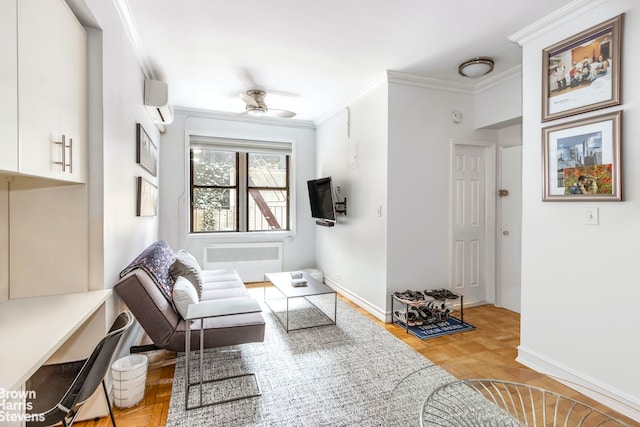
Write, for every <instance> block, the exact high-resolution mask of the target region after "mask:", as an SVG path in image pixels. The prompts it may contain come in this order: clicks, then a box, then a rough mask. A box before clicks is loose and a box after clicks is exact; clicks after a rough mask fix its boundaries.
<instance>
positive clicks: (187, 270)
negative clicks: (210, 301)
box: [169, 250, 204, 299]
mask: <svg viewBox="0 0 640 427" xmlns="http://www.w3.org/2000/svg"><path fill="white" fill-rule="evenodd" d="M169 274H170V275H171V277H173V279H174V280H177V278H178V277H184V278H185V279H187V280H189V282H191V283H192V284H193V287H194V288H195V290H196V292H197V294H198V299H200V297H201V296H202V287H203V285H204V278H203V276H202V269H201V268H200V265H199V264H198V261H196V259H195V257H194V256H193V255H191V254H190V253H189V252H187V251H184V250H179V251H178V252H176V259H175V260H174V261H173V264H171V267H169Z"/></svg>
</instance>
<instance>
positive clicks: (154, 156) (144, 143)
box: [136, 123, 158, 176]
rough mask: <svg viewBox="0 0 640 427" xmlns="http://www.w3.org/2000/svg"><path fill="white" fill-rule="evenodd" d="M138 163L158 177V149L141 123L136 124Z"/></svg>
mask: <svg viewBox="0 0 640 427" xmlns="http://www.w3.org/2000/svg"><path fill="white" fill-rule="evenodd" d="M136 162H137V163H138V164H139V165H140V166H142V167H143V168H145V169H146V170H147V171H148V172H149V173H150V174H151V175H153V176H157V174H158V149H157V148H156V145H155V144H154V143H153V141H152V140H151V138H149V135H147V132H146V131H145V130H144V128H143V127H142V125H141V124H140V123H136Z"/></svg>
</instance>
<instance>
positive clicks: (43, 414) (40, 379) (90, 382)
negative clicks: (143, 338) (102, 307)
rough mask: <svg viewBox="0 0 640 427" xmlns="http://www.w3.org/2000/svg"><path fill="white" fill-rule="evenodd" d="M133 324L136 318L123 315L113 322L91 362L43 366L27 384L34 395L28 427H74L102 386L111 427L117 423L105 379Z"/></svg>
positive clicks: (90, 358) (126, 313) (29, 401)
mask: <svg viewBox="0 0 640 427" xmlns="http://www.w3.org/2000/svg"><path fill="white" fill-rule="evenodd" d="M132 324H133V315H132V314H131V313H130V312H129V311H124V312H122V313H120V314H119V315H118V317H117V318H116V320H115V321H114V322H113V325H112V326H111V329H110V330H109V333H108V334H107V335H106V336H105V337H104V338H103V339H102V340H101V341H100V342H99V343H98V345H97V346H96V348H95V350H93V353H91V356H90V357H89V358H88V359H85V360H79V361H75V362H68V363H59V364H54V365H43V366H41V367H40V369H38V370H37V371H36V373H35V374H33V376H32V377H31V378H29V380H28V381H27V383H26V388H25V389H26V390H29V391H30V392H31V391H33V392H34V393H29V395H33V397H34V399H33V400H29V399H27V402H28V403H27V408H30V409H29V410H28V411H27V412H28V413H29V414H30V421H28V422H27V426H28V427H36V426H50V425H54V424H57V423H62V425H63V426H65V427H67V426H71V425H72V424H73V422H74V421H75V419H76V417H77V416H78V413H79V412H80V409H82V406H83V405H84V403H85V402H86V401H87V399H89V397H91V395H92V394H93V393H94V392H95V391H96V390H97V389H98V387H99V386H100V383H102V390H103V391H104V396H105V398H106V399H107V406H108V407H109V415H110V416H111V423H112V424H113V426H114V427H115V425H116V420H115V419H114V417H113V411H112V410H111V402H110V401H109V393H108V392H107V386H106V384H105V382H104V377H105V375H106V374H107V372H108V371H109V367H110V366H111V359H112V358H113V354H114V352H115V351H116V348H117V347H118V342H119V341H120V338H121V337H122V334H123V333H124V332H125V331H126V330H127V329H129V327H130V326H131V325H132Z"/></svg>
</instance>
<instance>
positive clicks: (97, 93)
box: [86, 0, 162, 289]
mask: <svg viewBox="0 0 640 427" xmlns="http://www.w3.org/2000/svg"><path fill="white" fill-rule="evenodd" d="M86 4H87V6H88V7H89V8H90V11H91V13H92V14H93V17H94V18H95V20H96V22H97V25H98V26H99V30H100V31H89V33H88V34H89V46H90V53H89V59H90V80H89V85H90V86H89V87H90V89H89V90H90V98H89V100H90V118H89V120H90V140H91V148H90V163H91V169H90V174H91V175H90V187H89V188H90V193H89V194H90V200H89V212H90V214H89V215H90V223H89V227H90V230H91V251H92V253H91V262H92V271H91V277H92V283H91V286H92V288H97V289H100V288H111V287H113V285H115V283H116V282H117V280H118V275H119V273H120V271H121V270H122V269H123V268H124V267H126V266H127V265H128V264H129V262H130V261H132V260H133V258H135V257H136V256H137V255H138V253H140V252H141V251H142V250H143V249H144V248H145V247H146V246H148V245H149V244H150V243H152V242H153V241H155V240H157V238H158V220H159V217H158V216H156V217H137V216H136V177H137V176H143V177H145V178H146V179H148V180H149V181H151V182H153V183H156V184H157V183H158V178H154V177H152V176H151V175H150V174H149V173H148V172H147V171H146V170H145V169H143V168H142V167H140V166H139V165H138V164H136V123H141V124H142V125H143V127H144V128H145V130H146V131H147V133H148V134H149V136H150V137H151V139H152V140H153V141H154V142H155V143H156V145H157V144H159V141H160V134H159V131H158V129H157V128H156V127H155V125H154V124H153V122H152V121H151V118H150V117H149V115H148V113H147V112H146V110H145V108H144V105H143V82H144V75H143V72H142V69H141V67H140V65H139V62H138V59H137V57H136V55H135V53H134V51H133V48H132V47H131V43H130V42H129V39H128V37H127V34H126V32H125V31H124V28H123V27H122V24H121V21H120V17H119V16H118V13H117V11H116V9H115V7H114V5H113V2H106V1H103V0H86ZM160 155H162V153H160Z"/></svg>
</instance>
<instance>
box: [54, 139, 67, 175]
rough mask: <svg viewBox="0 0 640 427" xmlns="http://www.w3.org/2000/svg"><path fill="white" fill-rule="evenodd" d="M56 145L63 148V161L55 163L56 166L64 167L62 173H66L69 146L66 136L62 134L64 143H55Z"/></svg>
mask: <svg viewBox="0 0 640 427" xmlns="http://www.w3.org/2000/svg"><path fill="white" fill-rule="evenodd" d="M54 143H55V144H59V145H60V147H61V148H62V161H61V162H53V163H54V164H56V165H62V172H66V171H67V169H66V168H67V159H66V151H67V144H66V142H65V136H64V134H62V141H54Z"/></svg>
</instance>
